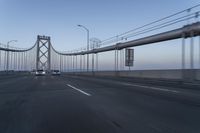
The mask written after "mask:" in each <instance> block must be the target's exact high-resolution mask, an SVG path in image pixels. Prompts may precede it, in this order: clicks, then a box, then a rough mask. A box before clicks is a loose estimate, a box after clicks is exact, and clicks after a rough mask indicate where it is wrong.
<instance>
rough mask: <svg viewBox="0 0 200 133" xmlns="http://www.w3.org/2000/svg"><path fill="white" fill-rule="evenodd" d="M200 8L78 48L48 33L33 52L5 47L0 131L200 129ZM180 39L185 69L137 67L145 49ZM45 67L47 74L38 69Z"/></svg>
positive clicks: (0, 63) (0, 59)
mask: <svg viewBox="0 0 200 133" xmlns="http://www.w3.org/2000/svg"><path fill="white" fill-rule="evenodd" d="M198 7H199V5H197V6H194V7H191V8H189V9H186V10H183V11H181V12H178V13H175V14H173V15H170V16H167V17H164V18H161V19H159V20H156V21H154V22H152V23H149V24H146V25H143V26H141V27H138V28H136V29H133V30H130V31H128V32H125V33H122V34H119V35H116V36H114V37H111V38H108V39H105V40H102V41H101V40H99V39H97V38H93V39H90V46H91V47H90V48H89V47H88V46H87V48H81V49H78V50H74V51H70V52H69V51H68V52H66V51H64V52H62V51H59V50H56V49H55V48H54V46H55V45H56V44H52V43H51V37H50V36H45V35H38V36H37V38H36V42H35V44H34V45H33V46H32V47H30V48H27V49H25V48H15V47H12V46H10V43H11V42H13V41H15V40H11V41H9V42H8V43H7V44H1V45H0V132H2V133H11V132H12V133H14V132H16V133H17V132H20V133H29V132H30V133H32V132H37V133H38V132H39V133H40V132H41V133H44V132H48V133H54V132H60V133H62V132H75V133H78V132H87V133H90V132H93V133H94V132H95V133H98V132H99V133H102V132H104V133H105V132H109V133H112V132H113V133H117V132H120V133H121V132H130V133H131V132H149V133H157V132H163V133H167V132H170V133H172V132H176V133H178V132H181V133H188V132H192V133H197V132H200V128H199V122H200V115H199V113H200V93H199V91H200V90H199V89H200V22H199V15H200V14H199V13H200V11H198ZM165 28H167V30H166V29H165ZM88 39H89V38H88ZM173 40H179V41H180V45H181V49H180V51H181V55H180V57H181V58H180V59H181V61H180V62H181V64H180V66H181V68H179V69H160V70H134V65H135V63H137V62H135V56H136V55H135V54H136V53H135V52H134V51H136V50H137V49H136V48H137V47H139V46H141V47H142V46H146V45H149V46H151V45H157V44H158V43H160V42H165V41H168V42H169V43H170V41H173ZM195 40H198V42H197V41H195ZM88 41H89V40H88ZM197 46H199V49H197V48H196V47H197ZM195 48H196V49H195ZM188 51H189V56H188V54H187V52H188ZM195 51H197V52H198V54H195ZM108 52H111V53H110V54H109V56H112V57H113V58H112V60H109V62H106V63H109V64H105V62H104V59H105V58H106V57H104V56H101V55H104V53H108ZM196 55H198V56H197V58H195V56H196ZM147 56H148V55H147ZM158 56H159V55H158ZM188 62H189V65H188V64H187V63H188ZM101 64H104V65H101ZM110 64H112V65H110ZM106 65H109V66H112V67H111V68H112V69H106V68H107V67H105V66H106ZM38 70H44V71H46V72H47V74H46V75H45V76H35V75H34V74H31V72H34V71H38ZM52 70H59V71H60V72H61V75H60V76H52V75H51V71H52Z"/></svg>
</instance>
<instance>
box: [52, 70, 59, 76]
mask: <svg viewBox="0 0 200 133" xmlns="http://www.w3.org/2000/svg"><path fill="white" fill-rule="evenodd" d="M51 75H60V71H59V70H52V71H51Z"/></svg>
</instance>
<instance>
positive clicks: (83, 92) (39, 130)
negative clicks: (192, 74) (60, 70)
mask: <svg viewBox="0 0 200 133" xmlns="http://www.w3.org/2000/svg"><path fill="white" fill-rule="evenodd" d="M0 133H200V88H198V87H195V88H194V87H193V88H192V87H190V88H185V87H183V88H182V87H179V86H176V85H174V86H167V85H162V84H156V83H155V84H154V83H153V82H152V83H151V84H148V83H145V82H143V83H142V82H135V81H134V80H130V79H129V80H126V79H124V80H123V79H117V78H115V79H114V78H113V79H112V78H97V77H84V76H70V75H61V76H50V75H49V76H47V75H46V76H34V75H20V76H16V75H15V76H8V77H6V76H5V78H4V77H3V76H1V77H0Z"/></svg>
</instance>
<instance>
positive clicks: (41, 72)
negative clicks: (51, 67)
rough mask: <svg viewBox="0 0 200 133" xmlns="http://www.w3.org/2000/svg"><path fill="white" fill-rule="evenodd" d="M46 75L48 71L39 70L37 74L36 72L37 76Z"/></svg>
mask: <svg viewBox="0 0 200 133" xmlns="http://www.w3.org/2000/svg"><path fill="white" fill-rule="evenodd" d="M45 74H46V71H45V70H42V69H41V70H37V71H36V72H35V75H36V76H44V75H45Z"/></svg>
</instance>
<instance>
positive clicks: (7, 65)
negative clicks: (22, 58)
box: [6, 40, 17, 72]
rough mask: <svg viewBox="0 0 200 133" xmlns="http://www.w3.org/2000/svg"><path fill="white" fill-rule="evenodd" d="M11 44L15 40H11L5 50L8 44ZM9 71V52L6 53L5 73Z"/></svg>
mask: <svg viewBox="0 0 200 133" xmlns="http://www.w3.org/2000/svg"><path fill="white" fill-rule="evenodd" d="M11 42H17V40H11V41H8V42H7V49H9V44H10V43H11ZM8 69H9V51H7V63H6V71H7V72H8Z"/></svg>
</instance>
